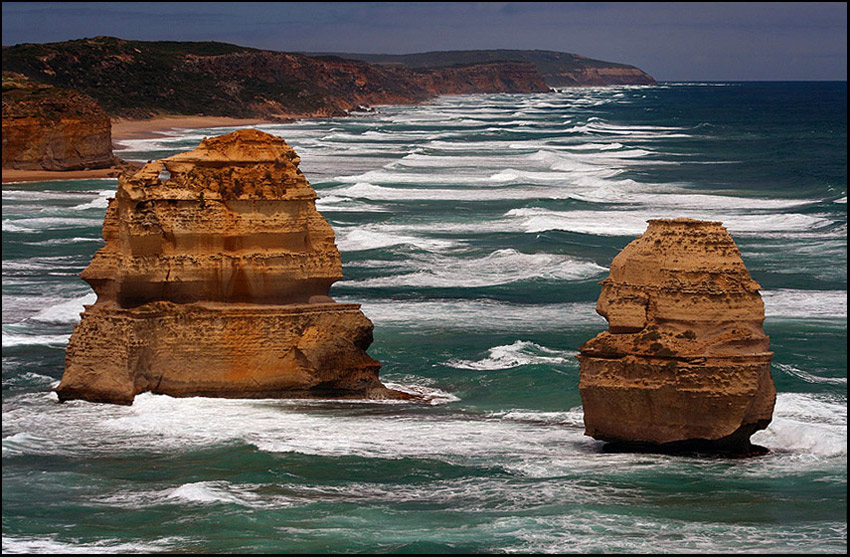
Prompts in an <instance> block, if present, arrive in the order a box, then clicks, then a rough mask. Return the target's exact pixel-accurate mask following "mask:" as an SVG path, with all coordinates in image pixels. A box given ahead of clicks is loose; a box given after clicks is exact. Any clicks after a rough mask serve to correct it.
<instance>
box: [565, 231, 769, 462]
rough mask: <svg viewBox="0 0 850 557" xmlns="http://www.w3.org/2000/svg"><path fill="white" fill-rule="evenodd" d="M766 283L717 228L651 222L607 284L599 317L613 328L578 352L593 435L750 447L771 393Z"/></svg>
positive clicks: (665, 444) (700, 446) (765, 418)
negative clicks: (764, 325) (759, 280)
mask: <svg viewBox="0 0 850 557" xmlns="http://www.w3.org/2000/svg"><path fill="white" fill-rule="evenodd" d="M759 288H760V287H759V285H758V283H756V282H755V281H754V280H753V279H752V278H751V277H750V274H749V273H748V272H747V270H746V268H745V267H744V263H743V261H742V260H741V257H740V252H739V251H738V248H737V246H736V245H735V243H734V241H733V240H732V237H731V236H730V235H729V233H728V232H727V231H726V229H725V228H723V227H722V226H721V224H720V223H717V222H703V221H694V220H690V219H675V220H653V221H650V223H649V227H648V228H647V231H646V233H645V234H643V235H642V236H640V237H638V238H637V239H636V240H634V241H633V242H631V243H630V244H629V245H628V246H626V247H625V248H624V249H623V251H622V252H620V254H619V255H617V257H616V258H614V261H613V262H612V264H611V272H610V275H609V276H608V278H607V279H605V280H604V281H603V282H602V292H601V294H600V296H599V301H598V303H597V312H598V313H599V314H601V315H602V316H603V317H605V318H606V319H607V320H608V324H609V330H608V331H606V332H603V333H600V334H599V335H597V336H596V337H595V338H593V339H591V340H589V341H588V342H586V343H585V344H584V345H582V346H581V348H580V354H579V356H578V358H579V362H580V368H581V372H580V373H581V376H580V383H579V391H580V393H581V397H582V404H583V406H584V416H585V427H586V434H587V435H590V436H592V437H594V438H596V439H600V440H603V441H608V442H613V443H619V444H626V445H636V446H651V447H656V448H662V449H663V448H668V449H675V448H682V449H697V450H712V451H714V450H716V451H723V452H733V453H736V452H737V453H741V452H747V451H750V450H752V446H751V445H750V442H749V438H750V435H752V433H754V432H755V431H758V430H760V429H764V428H765V427H767V425H768V424H769V423H770V421H771V418H772V414H773V406H774V402H775V398H776V390H775V388H774V386H773V380H772V379H771V376H770V359H771V356H772V352H770V351H769V340H768V337H767V336H766V335H765V334H764V331H763V329H762V323H763V321H764V304H763V303H762V300H761V296H760V295H759V293H758V289H759Z"/></svg>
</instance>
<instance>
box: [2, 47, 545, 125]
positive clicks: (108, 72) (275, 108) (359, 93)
mask: <svg viewBox="0 0 850 557" xmlns="http://www.w3.org/2000/svg"><path fill="white" fill-rule="evenodd" d="M3 67H4V68H5V69H8V70H11V71H15V72H19V73H21V74H23V75H26V76H27V77H29V78H30V79H32V80H35V81H38V82H42V83H46V84H50V85H54V86H57V87H65V88H72V89H75V90H78V91H80V92H82V93H85V94H87V95H90V96H91V97H93V98H94V99H96V100H97V102H98V103H99V104H100V105H101V106H102V107H103V109H104V110H106V112H107V113H108V114H109V115H110V116H112V117H121V118H130V119H139V118H150V117H152V116H156V115H163V114H181V115H205V116H228V117H235V118H266V119H272V120H274V119H277V120H285V119H290V118H299V117H326V116H341V115H344V114H346V113H347V111H349V110H351V109H354V108H356V107H357V106H358V105H374V104H417V103H421V102H423V101H426V100H428V99H430V98H433V97H435V96H437V95H441V94H446V93H488V92H511V93H532V92H540V91H546V90H547V87H546V85H545V83H544V81H543V79H542V78H541V76H540V75H539V74H538V73H537V72H536V71H535V69H534V67H533V65H529V64H527V63H522V62H521V63H516V62H504V61H502V62H491V61H488V62H486V63H482V64H481V65H480V66H478V67H475V66H474V65H472V66H470V65H466V66H465V67H451V68H433V69H428V70H424V71H412V70H409V69H405V68H387V67H381V66H377V65H373V64H369V63H366V62H363V61H358V60H351V59H343V58H340V57H335V56H305V55H303V54H294V53H282V52H273V51H267V50H257V49H252V48H244V47H240V46H236V45H228V44H223V43H191V42H179V43H176V42H142V41H126V40H122V39H117V38H113V37H95V38H91V39H80V40H75V41H67V42H63V43H50V44H22V45H15V46H11V47H3Z"/></svg>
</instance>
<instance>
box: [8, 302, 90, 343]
mask: <svg viewBox="0 0 850 557" xmlns="http://www.w3.org/2000/svg"><path fill="white" fill-rule="evenodd" d="M96 301H97V294H95V293H94V292H90V293H88V294H86V295H85V296H80V297H79V298H74V299H73V300H66V301H62V302H59V303H56V304H54V305H51V306H49V307H47V308H45V309H43V310H41V311H39V312H38V313H36V314H35V315H33V316H32V318H31V319H34V320H36V321H42V322H45V323H78V322H79V321H80V313H82V312H83V310H84V309H85V308H84V307H83V306H84V305H91V304H93V303H95V302H96ZM4 346H5V341H4Z"/></svg>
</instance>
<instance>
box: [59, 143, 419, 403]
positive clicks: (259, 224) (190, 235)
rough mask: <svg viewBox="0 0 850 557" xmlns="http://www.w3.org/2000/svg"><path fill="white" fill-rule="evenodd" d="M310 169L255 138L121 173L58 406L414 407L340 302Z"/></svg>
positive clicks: (352, 309)
mask: <svg viewBox="0 0 850 557" xmlns="http://www.w3.org/2000/svg"><path fill="white" fill-rule="evenodd" d="M299 162H300V159H299V157H298V156H297V155H296V153H295V151H294V150H293V149H292V148H291V147H290V146H289V145H287V144H286V142H285V141H284V140H283V139H280V138H278V137H275V136H273V135H270V134H267V133H263V132H260V131H257V130H251V129H245V130H239V131H236V132H233V133H229V134H227V135H223V136H220V137H214V138H209V139H204V140H203V141H202V142H201V144H200V146H199V147H198V148H196V149H195V150H193V151H191V152H188V153H181V154H178V155H175V156H172V157H169V158H166V159H163V160H161V161H154V162H150V163H148V164H147V165H145V166H144V167H143V168H142V169H141V170H139V171H138V172H137V173H135V174H133V175H129V174H125V175H124V176H122V177H121V178H119V182H118V191H117V194H116V197H115V199H112V200H111V201H110V203H109V207H108V209H107V213H106V218H105V221H104V225H103V237H104V240H106V245H105V246H104V247H103V248H101V249H100V250H99V251H98V252H97V253H96V254H95V255H94V257H93V258H92V261H91V264H90V265H89V266H88V267H87V268H86V269H85V270H84V271H83V273H82V277H83V279H84V280H85V281H86V282H88V283H89V284H90V285H91V286H92V288H93V289H94V291H95V292H96V293H97V296H98V297H97V302H96V303H95V304H94V305H91V306H87V307H86V310H85V312H84V313H83V315H82V320H81V321H80V323H79V324H78V325H77V327H76V328H75V329H74V333H73V335H72V336H71V339H70V341H69V342H68V348H67V350H66V357H65V374H64V376H63V377H62V382H61V384H60V385H59V387H58V388H57V393H58V395H59V399H60V400H63V401H64V400H69V399H84V400H89V401H95V402H112V403H119V404H130V403H132V401H133V398H134V397H135V395H137V394H139V393H141V392H145V391H151V392H154V393H161V394H168V395H172V396H217V397H231V398H255V397H287V398H289V397H322V398H324V397H358V398H359V397H368V398H409V396H408V395H406V394H405V393H401V392H398V391H394V390H391V389H387V388H386V387H384V386H383V385H382V384H381V382H380V381H379V380H378V372H379V369H380V364H379V363H378V362H377V361H375V360H373V359H372V358H370V357H369V356H368V355H367V354H366V352H365V350H366V349H367V348H368V347H369V345H370V344H371V342H372V323H371V321H369V319H367V318H366V316H365V315H363V313H362V312H361V311H360V306H359V305H358V304H338V303H335V302H334V301H333V300H332V299H331V298H330V297H329V295H328V293H329V289H330V287H331V285H332V284H333V283H334V282H335V281H337V280H339V279H341V278H342V265H341V261H340V255H339V251H338V250H337V247H336V245H335V243H334V232H333V229H332V228H331V226H330V225H329V224H328V222H327V221H326V220H325V219H324V217H322V215H321V214H319V212H318V211H317V210H316V206H315V199H316V193H315V191H314V190H313V188H311V187H310V185H309V184H308V183H307V180H306V179H305V177H304V175H303V174H302V173H301V171H300V170H299V169H298V164H299Z"/></svg>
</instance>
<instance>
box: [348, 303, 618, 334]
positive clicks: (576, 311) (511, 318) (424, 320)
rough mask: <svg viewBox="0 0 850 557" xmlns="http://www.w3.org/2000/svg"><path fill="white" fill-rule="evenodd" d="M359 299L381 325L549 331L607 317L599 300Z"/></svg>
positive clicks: (601, 324) (603, 324) (591, 323)
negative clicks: (598, 308)
mask: <svg viewBox="0 0 850 557" xmlns="http://www.w3.org/2000/svg"><path fill="white" fill-rule="evenodd" d="M339 301H341V302H342V301H350V302H353V301H356V302H357V303H360V304H361V306H362V310H363V312H364V313H365V314H366V316H367V317H369V319H371V320H372V321H373V322H375V324H376V326H378V327H396V328H397V327H401V328H410V329H414V330H430V329H456V330H470V331H492V332H496V331H516V330H523V331H545V330H550V329H552V328H562V329H566V328H568V327H576V326H581V327H588V326H590V327H592V326H598V327H599V329H600V330H602V329H604V328H605V327H606V326H607V324H606V321H605V320H604V319H603V318H602V317H600V316H599V315H597V314H596V311H595V309H594V307H595V302H573V303H562V304H539V303H537V304H517V303H508V302H499V301H495V300H488V299H476V300H414V301H411V300H386V301H380V300H365V301H364V300H347V299H345V298H339Z"/></svg>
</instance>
